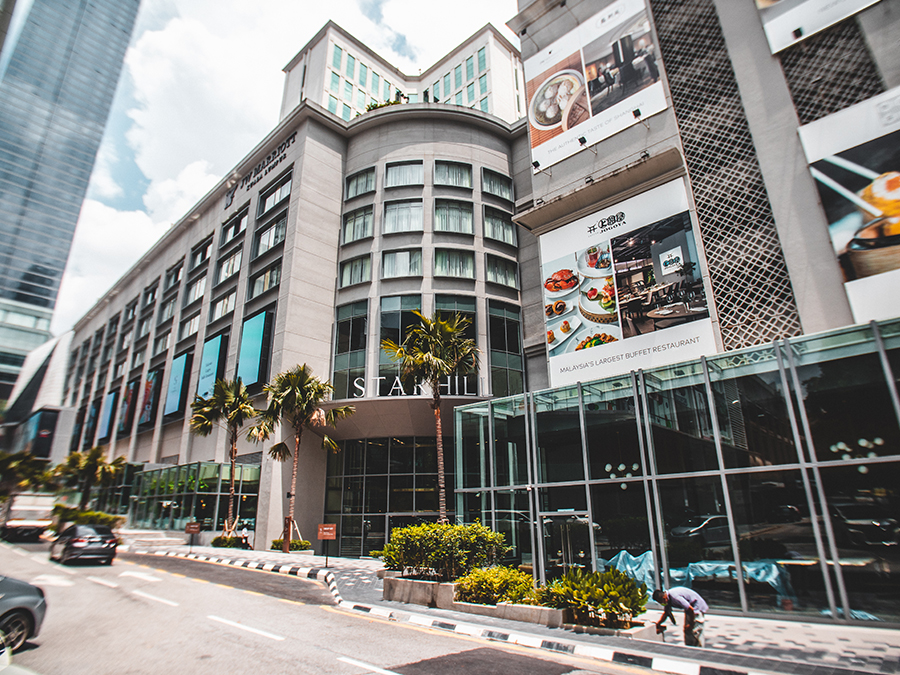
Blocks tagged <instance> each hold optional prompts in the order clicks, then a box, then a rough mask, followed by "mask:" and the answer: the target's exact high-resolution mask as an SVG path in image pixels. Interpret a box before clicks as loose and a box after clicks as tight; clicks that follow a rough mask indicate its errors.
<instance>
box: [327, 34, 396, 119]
mask: <svg viewBox="0 0 900 675" xmlns="http://www.w3.org/2000/svg"><path fill="white" fill-rule="evenodd" d="M346 56H347V58H346V59H345V58H344V50H343V49H341V48H340V47H338V46H337V45H334V46H333V51H332V54H331V67H332V68H334V70H335V71H337V73H344V75H345V76H346V77H347V80H348V81H349V82H355V83H357V84H358V85H359V87H360V89H364V90H368V91H369V92H371V93H372V96H374V97H378V95H379V92H381V93H382V94H383V96H382V99H383V100H385V101H389V100H391V92H392V89H391V83H390V82H388V81H387V80H384V79H382V78H381V76H380V75H379V74H378V73H376V72H375V71H374V70H371V69H370V68H369V67H368V66H367V65H366V64H364V63H362V62H361V61H360V62H359V68H358V69H357V67H356V66H357V60H356V57H355V56H352V55H351V54H350V53H347V55H346ZM370 73H371V79H370V77H369V75H370ZM335 75H336V73H332V82H333V78H334V76H335ZM397 91H398V92H399V90H397ZM362 107H363V108H365V106H362Z"/></svg>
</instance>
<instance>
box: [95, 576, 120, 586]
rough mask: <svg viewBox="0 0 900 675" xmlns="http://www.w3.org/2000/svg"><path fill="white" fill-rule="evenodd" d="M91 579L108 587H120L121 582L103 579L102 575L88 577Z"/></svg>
mask: <svg viewBox="0 0 900 675" xmlns="http://www.w3.org/2000/svg"><path fill="white" fill-rule="evenodd" d="M88 579H89V580H90V581H93V582H94V583H95V584H100V585H101V586H107V587H108V588H118V587H119V584H115V583H113V582H112V581H107V580H106V579H101V578H100V577H88Z"/></svg>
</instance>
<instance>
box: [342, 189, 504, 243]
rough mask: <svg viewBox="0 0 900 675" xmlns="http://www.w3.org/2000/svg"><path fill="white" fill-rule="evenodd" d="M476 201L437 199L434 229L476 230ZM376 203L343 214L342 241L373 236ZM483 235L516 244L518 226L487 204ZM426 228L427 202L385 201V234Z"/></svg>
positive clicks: (459, 232)
mask: <svg viewBox="0 0 900 675" xmlns="http://www.w3.org/2000/svg"><path fill="white" fill-rule="evenodd" d="M474 213H475V212H474V205H473V204H472V203H471V202H460V201H455V200H450V199H436V200H434V231H435V232H451V233H455V234H471V235H474V234H475V215H474ZM374 222H375V207H374V206H364V207H362V208H359V209H354V210H353V211H350V212H349V213H347V214H346V215H344V223H343V227H342V229H341V243H342V244H349V243H350V242H354V241H359V240H361V239H367V238H369V237H372V236H373V233H374ZM483 224H484V237H485V238H487V239H494V240H496V241H501V242H503V243H505V244H510V245H512V246H515V245H516V243H517V239H516V226H515V224H514V223H513V222H512V218H511V216H510V214H508V213H506V212H505V211H500V210H499V209H495V208H493V207H490V206H485V207H484V217H483ZM423 230H424V206H423V202H422V200H421V199H406V200H400V201H393V202H385V204H384V218H383V220H382V228H381V233H382V234H396V233H398V232H422V231H423Z"/></svg>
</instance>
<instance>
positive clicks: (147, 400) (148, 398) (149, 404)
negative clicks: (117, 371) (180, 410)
mask: <svg viewBox="0 0 900 675" xmlns="http://www.w3.org/2000/svg"><path fill="white" fill-rule="evenodd" d="M161 380H162V369H158V370H151V371H150V372H149V373H147V380H146V381H145V382H144V391H143V395H142V396H141V416H140V417H139V418H138V426H139V427H145V426H149V425H152V424H153V422H154V420H155V419H156V407H157V402H158V399H159V385H160V381H161Z"/></svg>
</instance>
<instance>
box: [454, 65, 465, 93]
mask: <svg viewBox="0 0 900 675" xmlns="http://www.w3.org/2000/svg"><path fill="white" fill-rule="evenodd" d="M461 86H463V78H462V64H460V65H458V66H456V68H454V69H453V88H454V89H459V88H460V87H461Z"/></svg>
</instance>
